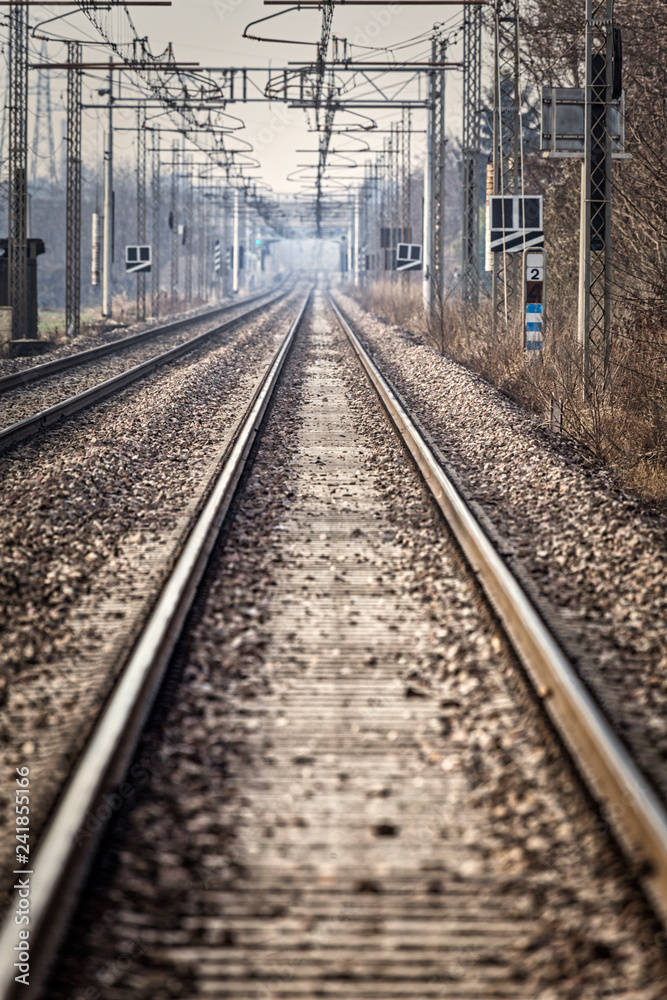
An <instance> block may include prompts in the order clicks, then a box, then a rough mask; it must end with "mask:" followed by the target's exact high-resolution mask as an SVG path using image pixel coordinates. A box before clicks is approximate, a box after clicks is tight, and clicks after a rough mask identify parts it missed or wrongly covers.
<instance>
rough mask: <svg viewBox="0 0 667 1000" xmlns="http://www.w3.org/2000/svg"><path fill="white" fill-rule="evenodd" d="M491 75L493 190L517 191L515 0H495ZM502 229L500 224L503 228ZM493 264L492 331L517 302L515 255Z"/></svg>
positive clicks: (508, 320)
mask: <svg viewBox="0 0 667 1000" xmlns="http://www.w3.org/2000/svg"><path fill="white" fill-rule="evenodd" d="M494 30H495V40H494V74H493V193H494V194H496V195H503V196H504V197H508V196H511V195H515V194H521V172H520V169H519V166H520V161H519V156H520V151H521V135H520V128H521V126H520V116H519V101H520V95H519V0H496V6H495V18H494ZM503 228H504V227H503ZM494 257H495V260H494V266H493V332H494V334H496V333H497V332H498V323H499V317H502V324H501V325H502V326H503V327H504V328H505V331H506V332H508V331H510V330H512V329H513V323H514V312H515V307H516V305H517V302H518V297H517V296H518V284H517V277H518V276H517V261H516V254H503V253H500V254H495V255H494Z"/></svg>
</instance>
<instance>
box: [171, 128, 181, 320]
mask: <svg viewBox="0 0 667 1000" xmlns="http://www.w3.org/2000/svg"><path fill="white" fill-rule="evenodd" d="M177 183H178V143H177V142H174V144H173V146H172V149H171V209H170V212H169V228H170V230H171V270H170V278H171V288H170V302H171V311H172V312H174V311H175V310H176V293H177V289H178V251H179V247H178V222H177V221H176V217H177V208H178V192H177V187H176V185H177Z"/></svg>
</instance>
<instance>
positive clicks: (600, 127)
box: [579, 0, 620, 398]
mask: <svg viewBox="0 0 667 1000" xmlns="http://www.w3.org/2000/svg"><path fill="white" fill-rule="evenodd" d="M613 55H614V0H586V79H585V89H586V118H585V146H584V163H583V168H582V219H581V222H582V225H581V242H580V272H579V275H580V277H579V344H580V345H581V348H582V352H583V363H584V372H583V392H584V398H587V397H588V396H589V394H590V387H591V381H592V379H593V377H594V375H595V374H597V372H598V371H599V369H600V367H602V370H603V378H604V385H605V388H606V387H607V386H608V384H609V362H610V355H611V279H612V269H611V169H612V160H611V132H612V129H611V98H612V88H613V73H612V64H613ZM613 96H615V97H619V96H620V94H615V95H613Z"/></svg>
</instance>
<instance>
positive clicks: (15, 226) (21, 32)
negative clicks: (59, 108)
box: [7, 7, 29, 340]
mask: <svg viewBox="0 0 667 1000" xmlns="http://www.w3.org/2000/svg"><path fill="white" fill-rule="evenodd" d="M8 17H9V20H10V34H9V46H10V48H9V244H8V253H7V256H8V265H9V304H10V305H11V306H12V309H13V312H12V339H13V340H21V339H23V338H26V337H28V333H29V331H28V228H27V227H28V189H27V167H28V14H27V8H24V7H13V8H12V9H11V10H10V12H9V14H8Z"/></svg>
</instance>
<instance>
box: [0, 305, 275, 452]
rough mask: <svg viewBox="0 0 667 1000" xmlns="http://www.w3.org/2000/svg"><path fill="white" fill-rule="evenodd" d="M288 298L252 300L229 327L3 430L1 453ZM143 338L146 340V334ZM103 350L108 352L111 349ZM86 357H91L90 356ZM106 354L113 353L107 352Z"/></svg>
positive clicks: (216, 329) (212, 331)
mask: <svg viewBox="0 0 667 1000" xmlns="http://www.w3.org/2000/svg"><path fill="white" fill-rule="evenodd" d="M286 294H287V293H286V292H284V291H280V292H278V293H277V294H275V295H272V296H271V297H270V298H266V295H261V296H256V297H253V299H251V300H247V301H253V302H255V301H257V299H262V301H261V304H259V305H254V306H253V307H252V308H251V309H248V310H246V311H245V312H243V313H241V314H239V315H237V316H235V317H234V318H233V319H230V320H228V321H227V322H226V323H221V324H219V325H217V326H214V327H211V328H210V329H209V330H204V332H203V333H200V334H198V335H197V336H195V337H193V338H192V339H191V340H187V341H185V343H183V344H177V345H176V347H172V348H171V349H170V350H168V351H165V352H164V353H162V354H156V355H155V356H154V357H152V358H148V360H147V361H143V362H142V363H141V364H138V365H135V366H134V367H132V368H130V369H128V370H127V371H124V372H121V373H120V374H119V375H115V376H114V377H113V378H110V379H107V380H106V381H104V382H101V383H99V384H98V385H94V386H92V387H91V388H90V389H86V390H85V391H84V392H80V393H77V394H76V395H74V396H70V397H69V398H68V399H64V400H61V402H59V403H56V404H54V405H53V406H50V407H48V408H47V409H45V410H41V411H40V412H39V413H35V414H34V415H33V416H31V417H26V418H25V419H24V420H19V421H18V422H17V423H15V424H11V425H10V426H9V427H5V428H3V429H2V430H0V452H2V451H5V450H6V449H7V448H11V447H12V446H13V445H15V444H18V443H19V442H20V441H23V440H25V439H26V438H29V437H32V436H33V435H34V434H37V433H39V432H40V431H42V430H44V429H46V428H48V427H51V426H52V425H53V424H56V423H58V422H59V421H60V420H63V419H64V418H66V417H70V416H72V415H73V414H75V413H78V412H79V411H80V410H84V409H86V407H88V406H92V405H93V404H94V403H98V402H100V400H102V399H105V398H106V397H107V396H110V395H112V394H113V393H115V392H120V391H121V389H124V388H126V386H128V385H131V384H132V383H133V382H136V381H137V380H138V379H140V378H144V376H146V375H149V374H150V373H151V372H154V371H156V370H157V369H158V368H162V367H163V366H164V365H167V364H169V363H170V362H172V361H176V360H177V359H178V358H181V357H183V356H184V355H186V354H189V353H190V352H191V351H193V350H195V349H196V348H197V347H201V345H202V344H204V343H205V342H206V341H207V340H210V339H211V338H212V337H215V336H217V335H219V334H220V333H224V332H225V331H226V330H230V329H232V327H234V326H237V325H238V324H239V323H243V322H245V321H247V320H250V319H252V318H253V317H254V316H256V315H257V314H258V313H260V312H263V311H264V310H265V309H267V308H269V307H270V306H272V305H274V304H275V303H276V302H278V301H280V300H281V299H282V298H284V297H285V295H286ZM225 311H226V307H225ZM204 318H206V317H204ZM193 322H195V320H193V319H190V320H188V321H184V322H183V324H182V325H183V326H187V325H188V324H189V323H193ZM179 328H180V326H179ZM157 332H159V333H162V334H163V333H165V332H173V331H172V330H171V328H169V329H168V330H166V329H165V328H162V329H160V330H159V331H157ZM151 335H153V336H154V335H156V331H152V332H151ZM140 336H141V337H143V334H141V335H140ZM104 346H105V349H106V347H107V346H109V345H104ZM94 350H95V351H97V350H101V348H94ZM85 353H86V354H87V355H88V354H89V352H85ZM106 353H111V352H109V351H106ZM82 357H83V355H74V358H79V359H81V358H82ZM96 357H97V355H96ZM62 360H63V361H71V360H72V359H65V358H64V359H62ZM85 360H91V358H90V357H87V358H85ZM51 363H52V364H56V365H57V364H59V362H51ZM76 363H80V362H76ZM40 367H41V366H40ZM67 367H71V366H67ZM48 374H53V372H49V373H48ZM11 377H13V376H11Z"/></svg>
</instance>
